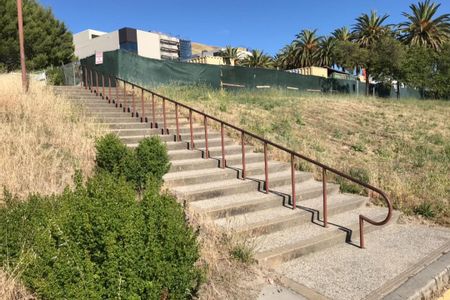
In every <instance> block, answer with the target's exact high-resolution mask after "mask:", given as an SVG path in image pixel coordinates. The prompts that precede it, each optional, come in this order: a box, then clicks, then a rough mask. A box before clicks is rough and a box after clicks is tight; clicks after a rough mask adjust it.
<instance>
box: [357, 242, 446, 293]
mask: <svg viewBox="0 0 450 300" xmlns="http://www.w3.org/2000/svg"><path fill="white" fill-rule="evenodd" d="M449 283H450V241H449V242H447V243H445V244H444V245H443V246H441V247H439V248H438V249H436V250H435V251H433V252H432V253H430V254H429V255H427V256H426V257H424V258H423V259H422V260H420V261H419V262H418V263H416V264H415V265H413V266H411V267H410V268H409V269H407V270H405V271H404V272H402V273H400V274H399V275H398V276H396V277H395V278H393V279H392V280H389V282H387V283H386V284H384V285H383V286H381V287H380V288H379V289H377V290H375V291H373V292H372V293H370V294H369V295H368V296H367V297H366V298H365V299H366V300H375V299H387V300H399V299H409V300H428V299H434V297H435V296H437V295H439V293H441V292H442V291H443V290H444V288H445V287H446V286H447V285H448V284H449Z"/></svg>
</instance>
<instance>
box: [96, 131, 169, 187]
mask: <svg viewBox="0 0 450 300" xmlns="http://www.w3.org/2000/svg"><path fill="white" fill-rule="evenodd" d="M96 149H97V167H98V168H99V169H100V170H105V171H107V172H110V173H114V174H115V175H116V176H117V177H120V176H124V177H125V178H126V180H127V181H130V182H132V183H133V184H134V186H135V188H136V190H138V191H142V190H143V189H144V187H145V185H146V183H147V178H149V177H153V178H155V179H157V180H158V181H160V180H161V179H162V177H163V176H164V174H166V173H167V171H169V168H170V163H169V156H168V154H167V147H166V145H165V144H164V143H162V142H161V140H160V139H159V138H158V137H151V138H145V139H143V140H142V141H140V143H139V145H138V146H137V148H136V149H135V150H134V151H132V150H130V149H128V148H127V147H126V146H125V145H124V144H123V143H122V141H121V140H120V139H119V138H118V137H117V136H116V135H113V134H108V135H106V136H104V137H102V138H100V139H99V140H98V141H97V144H96Z"/></svg>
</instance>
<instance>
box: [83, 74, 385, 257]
mask: <svg viewBox="0 0 450 300" xmlns="http://www.w3.org/2000/svg"><path fill="white" fill-rule="evenodd" d="M84 70H85V72H83V79H84V86H85V88H86V89H87V88H89V89H90V90H91V92H92V91H93V87H92V85H93V84H92V81H93V76H92V72H95V75H96V82H95V92H96V94H98V92H99V91H98V90H99V86H98V84H99V82H98V73H101V75H102V78H103V76H107V77H108V78H113V80H114V82H115V83H116V97H117V98H118V97H119V93H118V81H122V82H123V84H124V88H123V95H124V99H123V100H122V106H123V111H124V112H130V109H129V108H127V107H126V97H127V94H126V85H127V84H128V85H130V86H131V89H132V90H133V94H132V95H133V96H132V97H133V100H132V101H133V110H132V111H133V113H132V116H133V117H137V116H136V111H135V104H134V88H135V87H136V88H138V89H140V90H141V93H142V96H141V101H142V108H144V104H143V103H144V96H143V94H144V92H147V93H150V95H151V96H152V116H153V119H152V122H151V128H158V127H159V126H158V123H157V122H156V121H155V97H158V98H160V99H162V107H163V128H162V130H161V132H162V134H169V129H168V128H167V117H166V101H168V102H170V103H172V104H174V106H175V115H176V116H175V118H176V127H177V129H176V131H177V134H176V141H179V140H181V137H180V134H179V124H178V110H179V108H180V107H182V108H185V109H187V110H188V111H189V127H190V130H189V131H190V144H189V149H191V150H193V149H195V145H194V138H193V136H194V134H193V129H192V113H197V114H199V115H201V116H202V117H203V124H204V126H205V128H204V130H205V132H204V134H205V152H204V153H205V155H204V158H209V150H208V129H207V121H208V119H211V120H213V121H215V122H217V123H219V124H220V128H221V130H220V132H221V152H222V155H221V163H220V167H222V168H224V167H225V166H226V159H225V147H224V134H223V131H224V126H226V127H229V128H231V129H234V130H236V131H238V132H240V133H241V145H242V173H241V175H242V179H245V178H246V163H245V142H244V138H245V136H250V137H252V138H254V139H257V140H259V141H261V142H262V143H263V145H264V176H265V187H264V190H265V192H266V193H268V192H269V167H268V161H267V146H268V145H270V146H272V147H275V148H277V149H279V150H282V151H284V152H286V153H288V154H290V156H291V185H292V194H291V200H292V208H293V209H295V208H296V189H295V167H294V159H295V158H296V157H297V158H300V159H302V160H305V161H307V162H309V163H312V164H313V165H316V166H318V167H320V168H321V169H322V187H323V223H324V227H327V226H328V213H327V212H328V210H327V207H328V204H327V187H326V184H327V183H326V173H327V172H331V173H334V174H335V175H338V176H341V177H344V178H345V179H347V180H350V181H352V182H353V183H356V184H358V185H360V186H362V187H364V188H366V189H368V190H371V191H373V192H375V193H377V194H379V195H380V196H381V197H382V198H383V199H384V202H385V203H386V206H387V208H388V213H387V215H386V217H385V218H384V219H383V220H382V221H374V220H372V219H370V218H368V217H366V216H364V215H359V234H360V247H361V248H364V222H368V223H370V224H372V225H375V226H382V225H384V224H386V223H388V222H389V220H390V219H391V217H392V210H393V207H392V203H391V201H390V200H389V198H388V196H387V195H386V194H385V193H384V192H383V191H382V190H381V189H379V188H377V187H374V186H372V185H370V184H368V183H365V182H362V181H361V180H359V179H356V178H354V177H352V176H350V175H348V174H345V173H343V172H341V171H339V170H336V169H334V168H332V167H330V166H327V165H325V164H323V163H321V162H319V161H316V160H314V159H312V158H309V157H307V156H305V155H303V154H300V153H297V152H295V151H293V150H291V149H288V148H286V147H284V146H282V145H279V144H277V143H275V142H272V141H269V140H267V139H265V138H263V137H260V136H258V135H256V134H254V133H252V132H249V131H247V130H245V129H243V128H240V127H237V126H235V125H233V124H230V123H228V122H226V121H223V120H220V119H218V118H216V117H214V116H211V115H209V114H207V113H204V112H202V111H199V110H197V109H195V108H193V107H190V106H188V105H186V104H183V103H181V102H178V101H176V100H173V99H170V98H168V97H166V96H163V95H161V94H158V93H156V92H154V91H151V90H149V89H146V88H144V87H141V86H138V85H136V84H134V83H131V82H129V81H127V80H125V79H122V78H119V77H117V76H114V75H108V74H106V75H105V74H104V73H103V72H98V71H96V70H92V69H89V72H90V79H91V80H90V81H89V83H88V78H89V73H88V68H87V67H84ZM109 82H111V80H110V79H109ZM102 85H103V89H102V90H103V93H104V80H102ZM109 88H110V87H109ZM102 96H104V94H103V95H102ZM108 100H109V101H111V99H108ZM116 101H119V99H116ZM142 113H144V109H143V112H142ZM145 121H146V119H145V118H143V117H141V122H145Z"/></svg>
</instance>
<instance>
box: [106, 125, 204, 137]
mask: <svg viewBox="0 0 450 300" xmlns="http://www.w3.org/2000/svg"><path fill="white" fill-rule="evenodd" d="M126 124H127V125H128V124H129V123H126ZM138 124H142V125H143V126H136V128H129V127H131V126H128V128H127V126H125V128H117V127H122V125H118V126H117V127H116V126H114V125H115V124H114V125H113V126H112V127H111V126H109V128H110V129H108V130H109V131H110V132H113V133H115V134H117V135H118V136H139V135H152V134H160V133H161V129H158V128H150V124H149V123H138ZM202 131H203V128H199V127H196V128H193V132H194V134H197V133H200V134H201V133H202ZM169 132H176V128H170V127H169ZM180 132H183V133H185V132H189V128H180ZM188 136H190V134H188Z"/></svg>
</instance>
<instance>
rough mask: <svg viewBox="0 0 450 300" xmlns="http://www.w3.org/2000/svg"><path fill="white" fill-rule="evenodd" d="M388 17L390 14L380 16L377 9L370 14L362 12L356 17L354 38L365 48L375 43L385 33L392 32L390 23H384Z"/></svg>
mask: <svg viewBox="0 0 450 300" xmlns="http://www.w3.org/2000/svg"><path fill="white" fill-rule="evenodd" d="M388 17H389V15H383V16H378V14H377V13H376V12H375V11H372V12H371V13H370V16H369V15H368V14H362V15H361V16H359V17H358V18H356V24H355V25H353V31H352V34H353V36H354V40H355V41H356V42H357V43H358V44H359V45H360V46H362V47H364V48H368V47H370V46H371V45H373V44H374V43H375V42H376V41H378V40H379V39H380V38H381V37H382V36H383V35H385V34H386V33H388V32H390V28H389V25H383V22H384V21H386V19H387V18H388Z"/></svg>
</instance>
